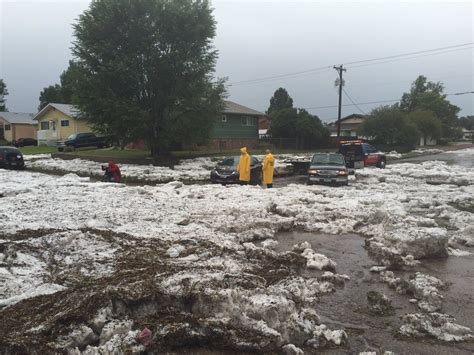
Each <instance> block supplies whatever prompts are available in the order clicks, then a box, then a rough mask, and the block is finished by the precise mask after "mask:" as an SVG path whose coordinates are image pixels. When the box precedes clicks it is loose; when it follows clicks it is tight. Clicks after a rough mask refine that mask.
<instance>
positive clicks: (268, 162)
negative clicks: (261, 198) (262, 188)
mask: <svg viewBox="0 0 474 355" xmlns="http://www.w3.org/2000/svg"><path fill="white" fill-rule="evenodd" d="M265 153H266V154H267V155H265V158H264V159H263V166H262V170H263V183H264V184H266V185H267V188H272V187H273V171H274V169H275V158H274V157H273V154H272V152H271V151H270V149H267V150H266V152H265Z"/></svg>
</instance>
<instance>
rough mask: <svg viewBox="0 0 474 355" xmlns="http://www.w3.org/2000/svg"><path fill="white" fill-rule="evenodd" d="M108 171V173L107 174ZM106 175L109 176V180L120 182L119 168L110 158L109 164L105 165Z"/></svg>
mask: <svg viewBox="0 0 474 355" xmlns="http://www.w3.org/2000/svg"><path fill="white" fill-rule="evenodd" d="M107 173H108V174H107ZM105 174H106V176H107V175H108V176H109V179H108V180H109V181H110V182H120V180H121V179H122V174H121V173H120V168H119V166H118V165H117V164H115V163H114V162H113V161H112V160H109V164H108V166H107V171H106V173H105Z"/></svg>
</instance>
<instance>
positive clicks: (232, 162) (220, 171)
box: [211, 156, 262, 185]
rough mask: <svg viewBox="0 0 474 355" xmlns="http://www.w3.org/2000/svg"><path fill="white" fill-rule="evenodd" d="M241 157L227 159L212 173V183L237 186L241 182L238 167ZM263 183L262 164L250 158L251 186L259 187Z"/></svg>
mask: <svg viewBox="0 0 474 355" xmlns="http://www.w3.org/2000/svg"><path fill="white" fill-rule="evenodd" d="M239 160H240V156H235V157H226V158H224V160H222V161H220V162H219V163H218V164H217V166H216V167H215V169H214V170H212V171H211V182H212V183H214V184H223V185H226V184H236V183H238V182H239V173H238V171H237V165H238V164H239ZM261 182H262V163H261V162H260V161H259V160H258V159H257V158H255V157H250V184H252V185H259V184H260V183H261Z"/></svg>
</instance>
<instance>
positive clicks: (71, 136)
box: [67, 133, 77, 139]
mask: <svg viewBox="0 0 474 355" xmlns="http://www.w3.org/2000/svg"><path fill="white" fill-rule="evenodd" d="M76 137H77V134H75V133H74V134H71V135H70V136H69V137H67V139H75V138H76Z"/></svg>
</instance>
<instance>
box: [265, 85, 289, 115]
mask: <svg viewBox="0 0 474 355" xmlns="http://www.w3.org/2000/svg"><path fill="white" fill-rule="evenodd" d="M287 108H293V99H292V98H291V96H290V95H289V94H288V91H286V89H284V88H279V89H277V90H276V91H275V93H274V94H273V96H272V97H271V98H270V106H269V107H268V110H267V114H270V113H272V112H275V111H278V110H283V109H287Z"/></svg>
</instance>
